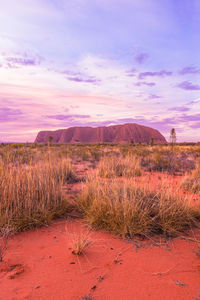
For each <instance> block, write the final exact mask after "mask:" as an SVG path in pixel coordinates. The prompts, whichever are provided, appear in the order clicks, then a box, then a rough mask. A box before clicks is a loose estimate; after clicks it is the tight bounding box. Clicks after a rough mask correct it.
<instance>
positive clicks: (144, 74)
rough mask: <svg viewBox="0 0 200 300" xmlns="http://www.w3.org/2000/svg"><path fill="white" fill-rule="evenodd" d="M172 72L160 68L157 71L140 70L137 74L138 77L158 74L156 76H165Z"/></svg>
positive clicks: (142, 77)
mask: <svg viewBox="0 0 200 300" xmlns="http://www.w3.org/2000/svg"><path fill="white" fill-rule="evenodd" d="M172 74H173V73H172V72H170V71H166V70H161V71H158V72H142V73H140V74H139V76H138V77H139V79H144V78H145V77H147V76H158V77H165V76H171V75H172Z"/></svg>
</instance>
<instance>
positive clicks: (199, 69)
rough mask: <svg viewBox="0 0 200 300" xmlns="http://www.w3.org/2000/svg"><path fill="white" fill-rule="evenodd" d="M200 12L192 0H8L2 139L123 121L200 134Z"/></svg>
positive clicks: (0, 77) (2, 42)
mask: <svg viewBox="0 0 200 300" xmlns="http://www.w3.org/2000/svg"><path fill="white" fill-rule="evenodd" d="M161 2H162V3H161ZM199 15H200V2H199V1H198V0H190V1H187V0H182V1H174V0H164V1H158V0H147V1H146V0H140V1H139V0H134V1H131V0H123V1H122V0H115V1H114V0H110V1H109V2H108V1H104V0H93V1H91V0H85V1H83V0H74V1H67V0H57V1H56V0H42V1H41V0H40V1H39V0H34V1H33V0H30V1H29V2H27V1H26V0H21V1H20V3H19V1H16V0H12V1H11V0H7V1H5V2H4V3H2V4H1V11H0V22H1V28H0V141H2V142H6V141H7V142H15V141H17V142H26V141H29V142H32V141H34V139H35V137H36V135H37V132H38V131H40V130H56V129H60V128H67V127H70V126H102V125H111V124H122V123H138V124H141V125H146V126H150V127H153V128H156V129H158V130H159V131H160V132H161V133H162V134H163V135H164V136H165V137H166V139H168V138H169V132H170V130H171V128H172V127H174V128H175V129H176V132H177V138H178V141H180V142H181V141H200V63H199V62H200V43H199V32H200V19H199Z"/></svg>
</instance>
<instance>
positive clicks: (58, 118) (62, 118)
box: [46, 114, 90, 121]
mask: <svg viewBox="0 0 200 300" xmlns="http://www.w3.org/2000/svg"><path fill="white" fill-rule="evenodd" d="M46 117H47V118H49V119H55V120H61V121H63V120H72V119H88V118H90V115H78V114H74V115H50V116H46Z"/></svg>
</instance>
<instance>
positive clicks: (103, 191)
mask: <svg viewBox="0 0 200 300" xmlns="http://www.w3.org/2000/svg"><path fill="white" fill-rule="evenodd" d="M77 205H78V208H79V210H80V211H81V212H82V213H83V215H84V217H85V219H86V220H87V222H88V223H89V224H90V225H92V226H93V227H94V228H100V229H106V230H109V231H111V232H114V233H117V234H120V235H121V236H123V237H126V236H128V237H133V236H134V235H138V234H139V235H148V234H152V233H163V234H165V235H175V234H177V233H179V232H181V231H183V230H184V229H186V228H190V226H194V225H195V224H196V218H198V217H199V212H197V211H195V210H194V209H193V208H191V206H190V203H189V200H188V199H187V198H183V197H181V196H180V193H179V191H178V190H177V191H174V190H173V189H172V188H170V187H166V186H164V185H161V186H160V189H159V190H152V189H150V187H148V186H138V185H137V184H136V182H135V181H134V180H133V179H129V180H125V181H121V182H119V180H109V181H106V180H100V179H98V178H93V179H90V180H89V181H88V182H87V183H86V186H85V187H83V190H82V193H81V195H80V197H79V199H78V202H77Z"/></svg>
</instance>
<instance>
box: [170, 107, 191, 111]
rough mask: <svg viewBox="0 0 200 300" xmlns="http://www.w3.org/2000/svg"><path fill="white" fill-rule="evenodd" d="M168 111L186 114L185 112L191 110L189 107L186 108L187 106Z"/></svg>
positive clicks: (172, 108)
mask: <svg viewBox="0 0 200 300" xmlns="http://www.w3.org/2000/svg"><path fill="white" fill-rule="evenodd" d="M168 110H170V111H180V112H184V111H189V110H190V108H189V107H185V106H177V107H171V108H169V109H168Z"/></svg>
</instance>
